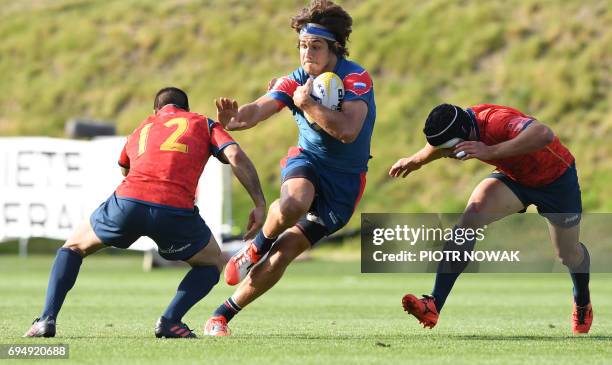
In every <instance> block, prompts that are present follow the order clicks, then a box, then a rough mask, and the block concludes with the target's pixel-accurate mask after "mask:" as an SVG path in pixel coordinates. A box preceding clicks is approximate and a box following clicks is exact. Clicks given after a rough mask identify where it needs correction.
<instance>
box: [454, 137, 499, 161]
mask: <svg viewBox="0 0 612 365" xmlns="http://www.w3.org/2000/svg"><path fill="white" fill-rule="evenodd" d="M453 154H454V155H455V156H457V158H458V159H459V160H463V161H465V160H470V159H472V158H477V159H479V160H483V161H488V160H494V159H495V157H494V155H493V149H492V148H491V147H490V146H487V145H486V144H484V143H482V142H480V141H463V142H461V143H459V144H457V145H456V146H455V149H454V150H453Z"/></svg>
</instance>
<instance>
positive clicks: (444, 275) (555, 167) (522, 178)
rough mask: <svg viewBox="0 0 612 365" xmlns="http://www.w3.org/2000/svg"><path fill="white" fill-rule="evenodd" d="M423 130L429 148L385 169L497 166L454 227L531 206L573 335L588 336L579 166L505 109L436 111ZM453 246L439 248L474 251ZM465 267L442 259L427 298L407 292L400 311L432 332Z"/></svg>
mask: <svg viewBox="0 0 612 365" xmlns="http://www.w3.org/2000/svg"><path fill="white" fill-rule="evenodd" d="M423 132H424V133H425V135H426V138H427V144H426V145H425V147H423V148H422V149H421V150H420V151H418V152H417V153H415V154H414V155H412V156H410V157H407V158H402V159H400V160H399V161H397V162H396V163H395V164H394V165H393V166H392V167H391V169H390V171H389V175H390V176H392V177H406V176H407V175H408V174H410V173H411V172H413V171H415V170H418V169H419V168H421V166H423V165H425V164H427V163H430V162H432V161H434V160H436V159H439V158H441V157H452V158H457V159H460V160H469V159H473V158H475V159H479V160H481V161H483V162H485V163H488V164H491V165H493V166H495V167H496V168H497V170H498V172H495V173H493V174H491V175H489V176H488V177H487V178H486V179H484V180H483V181H482V182H481V183H480V184H479V185H478V186H477V187H476V188H475V189H474V191H473V192H472V195H471V196H470V199H469V201H468V203H467V207H466V208H465V211H464V212H463V214H462V215H461V218H460V219H459V222H458V223H457V227H458V228H474V229H475V228H479V227H483V226H485V225H487V224H490V223H492V222H495V221H497V220H499V219H501V218H503V217H506V216H508V215H510V214H514V213H517V212H524V211H525V209H526V207H527V206H529V205H531V204H533V205H535V206H536V207H537V209H538V213H540V214H541V215H542V216H544V217H546V218H547V221H548V227H549V231H550V237H551V240H552V243H553V245H554V247H555V250H556V252H557V255H558V257H559V258H560V259H561V262H562V263H563V264H564V265H565V266H567V267H568V269H569V271H570V275H571V278H572V281H573V284H574V293H573V294H574V313H573V319H572V330H573V332H574V333H587V332H588V331H589V329H590V327H591V322H592V321H593V311H592V308H591V302H590V295H589V266H590V257H589V252H588V250H587V248H586V246H585V245H583V244H582V243H581V242H580V241H579V233H580V217H581V213H582V200H581V193H580V186H579V184H578V176H577V173H576V163H575V160H574V157H573V156H572V154H571V153H570V151H569V150H568V149H567V148H566V147H565V146H564V145H563V144H561V142H560V141H559V138H558V137H556V136H555V135H554V133H553V131H552V130H551V129H550V128H548V127H547V126H546V125H544V124H542V123H540V122H538V121H537V120H536V119H535V118H534V117H531V116H529V115H526V114H523V113H522V112H520V111H518V110H516V109H513V108H510V107H505V106H499V105H492V104H481V105H476V106H473V107H471V108H468V109H466V110H463V109H462V108H460V107H458V106H455V105H450V104H442V105H439V106H437V107H436V108H434V109H433V110H432V111H431V113H430V114H429V116H428V117H427V121H426V122H425V129H424V130H423ZM474 243H475V242H474V241H473V240H472V241H471V242H467V243H465V244H464V245H463V247H459V246H460V245H459V243H457V244H455V243H454V242H452V241H449V242H447V243H446V245H445V247H444V250H459V249H461V250H472V249H473V247H474ZM467 265H468V262H446V261H442V262H441V263H440V265H439V266H438V270H437V274H436V282H435V284H434V289H433V292H432V295H431V296H428V295H427V296H424V297H423V298H420V299H419V298H417V297H416V296H414V295H412V294H407V295H406V296H404V298H403V300H402V305H403V307H404V310H406V311H407V312H409V313H410V314H413V315H414V316H415V317H416V318H417V319H418V320H419V321H420V322H421V323H422V324H423V325H424V326H425V327H429V328H433V327H434V326H435V325H436V323H437V321H438V315H439V312H440V310H441V309H442V306H443V305H444V302H445V301H446V298H447V296H448V294H449V293H450V291H451V289H452V287H453V285H454V283H455V280H457V277H458V276H459V274H460V273H461V272H462V271H463V270H464V269H465V267H466V266H467Z"/></svg>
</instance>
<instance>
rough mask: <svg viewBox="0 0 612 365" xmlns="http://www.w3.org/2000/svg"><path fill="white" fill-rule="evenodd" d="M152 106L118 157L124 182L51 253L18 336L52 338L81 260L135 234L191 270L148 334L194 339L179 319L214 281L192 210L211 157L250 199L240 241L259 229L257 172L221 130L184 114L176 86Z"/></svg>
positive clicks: (206, 241) (215, 257)
mask: <svg viewBox="0 0 612 365" xmlns="http://www.w3.org/2000/svg"><path fill="white" fill-rule="evenodd" d="M154 109H155V114H154V115H152V116H150V117H149V118H147V119H146V120H145V121H143V122H142V123H141V124H140V126H139V127H138V128H136V129H135V130H134V132H133V133H132V134H131V135H130V136H129V137H128V138H127V142H126V144H125V147H124V148H123V151H122V153H121V157H120V159H119V165H120V166H121V170H122V172H123V175H124V176H125V177H126V178H125V179H124V180H123V182H122V183H121V185H119V187H118V188H117V189H116V191H115V193H113V195H112V196H111V197H110V198H109V199H108V200H107V201H106V202H104V203H103V204H102V205H100V207H99V208H98V209H96V210H95V211H94V213H93V214H92V215H91V217H90V219H89V221H87V222H85V223H83V224H82V225H81V226H80V227H79V228H77V230H76V231H75V232H74V234H73V235H72V236H71V237H70V238H69V239H68V241H66V243H65V244H64V246H63V247H62V248H60V249H59V250H58V253H57V256H56V258H55V262H54V263H53V267H52V269H51V274H50V277H49V285H48V287H47V295H46V300H45V308H44V310H43V313H42V314H41V316H40V317H39V318H37V319H36V320H35V321H34V323H33V324H32V327H31V328H30V330H29V331H28V332H27V333H26V334H25V336H26V337H53V336H55V327H56V325H55V321H56V318H57V315H58V313H59V311H60V308H61V306H62V304H63V302H64V298H65V297H66V294H67V293H68V291H69V290H70V289H71V288H72V286H73V285H74V283H75V281H76V278H77V275H78V272H79V268H80V266H81V262H82V260H83V258H84V257H86V256H88V255H90V254H92V253H94V252H96V251H98V250H100V249H102V248H105V247H108V246H113V247H117V248H128V247H129V246H130V245H131V244H132V243H133V242H134V241H136V240H137V239H138V238H140V237H141V236H148V237H150V238H151V239H153V240H154V241H155V243H156V244H157V246H158V249H159V253H160V255H161V256H162V257H164V258H166V259H168V260H182V261H185V262H187V263H188V264H189V265H191V267H192V268H191V270H190V271H189V272H188V273H187V274H186V275H185V278H184V279H183V281H182V282H181V283H180V285H179V287H178V290H177V293H176V296H175V297H174V299H173V300H172V302H171V303H170V305H169V306H168V308H167V309H166V311H165V312H164V314H163V315H162V317H161V318H160V319H159V320H158V321H157V324H156V327H155V335H156V337H166V338H193V337H196V336H195V334H194V333H193V332H192V331H191V330H190V329H189V327H187V325H185V324H184V323H183V322H182V321H181V319H182V317H183V316H184V315H185V313H187V311H188V310H189V309H190V308H191V307H192V306H193V305H195V304H196V303H197V302H198V301H200V300H201V299H202V298H204V297H205V296H206V295H207V294H208V292H210V290H211V289H212V288H213V286H215V285H216V284H217V282H218V281H219V274H220V272H221V270H222V269H223V261H222V256H221V252H220V249H219V246H218V245H217V242H216V241H215V239H214V237H213V236H212V234H211V231H210V229H209V228H208V226H207V225H206V223H205V222H204V220H203V219H202V217H201V216H200V214H199V212H198V207H197V206H195V205H194V200H195V192H196V187H197V184H198V180H199V178H200V175H201V174H202V171H203V170H204V166H205V165H206V162H207V161H208V158H209V157H210V156H211V155H212V156H215V157H216V158H217V159H219V160H220V161H221V162H223V163H229V164H230V165H231V166H232V170H233V171H234V174H235V175H236V177H237V178H238V180H240V182H241V183H242V185H243V186H244V187H245V189H246V190H247V191H248V193H249V194H250V196H251V198H252V199H253V202H254V204H255V208H253V210H252V211H251V213H250V216H249V223H248V227H247V233H246V235H245V239H249V238H252V237H253V236H254V235H255V234H256V233H257V232H258V231H259V229H260V228H261V226H262V225H263V219H264V216H265V208H266V202H265V199H264V196H263V193H262V190H261V186H260V183H259V178H258V176H257V171H256V170H255V168H254V166H253V164H252V163H251V161H250V160H249V158H248V157H247V155H246V154H245V153H244V152H243V151H242V150H241V149H240V147H239V146H238V145H237V144H236V142H234V140H233V139H232V137H230V135H229V134H228V133H227V132H226V131H225V130H224V129H223V127H222V126H221V125H219V124H218V123H215V122H213V121H212V120H211V119H209V118H206V117H205V116H202V115H199V114H196V113H191V112H189V101H188V98H187V95H186V94H185V92H183V91H182V90H180V89H177V88H173V87H170V88H164V89H162V90H160V91H159V92H158V93H157V95H156V97H155V104H154Z"/></svg>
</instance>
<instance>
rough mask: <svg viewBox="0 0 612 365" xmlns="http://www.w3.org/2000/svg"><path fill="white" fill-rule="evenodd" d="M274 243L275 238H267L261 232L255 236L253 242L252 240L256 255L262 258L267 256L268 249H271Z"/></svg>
mask: <svg viewBox="0 0 612 365" xmlns="http://www.w3.org/2000/svg"><path fill="white" fill-rule="evenodd" d="M274 241H276V237H274V238H268V237H266V235H265V234H264V233H263V230H261V231H259V233H258V234H257V236H255V240H253V243H254V244H255V247H257V254H258V255H262V256H263V255H265V254H267V253H268V251H270V248H272V244H273V243H274Z"/></svg>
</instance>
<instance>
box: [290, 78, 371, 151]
mask: <svg viewBox="0 0 612 365" xmlns="http://www.w3.org/2000/svg"><path fill="white" fill-rule="evenodd" d="M311 91H312V79H308V81H306V83H305V84H304V85H303V86H300V87H298V88H297V89H296V90H295V93H294V94H293V102H294V104H295V105H296V106H297V107H298V108H300V109H302V110H303V111H304V112H305V113H307V114H308V115H310V116H311V117H312V118H313V119H314V120H316V121H317V124H318V125H319V127H321V128H322V129H323V130H325V132H327V133H328V134H329V135H330V136H332V137H334V138H336V139H337V140H339V141H340V142H342V143H352V142H354V141H355V140H356V139H357V136H359V132H361V128H362V127H363V123H364V122H365V118H366V116H367V114H368V105H367V104H366V103H365V101H363V100H351V101H345V102H344V103H343V104H342V110H339V111H336V110H331V109H328V108H326V107H324V106H322V105H320V104H318V103H317V102H316V101H315V100H314V99H313V98H312V97H311V96H310V93H311Z"/></svg>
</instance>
